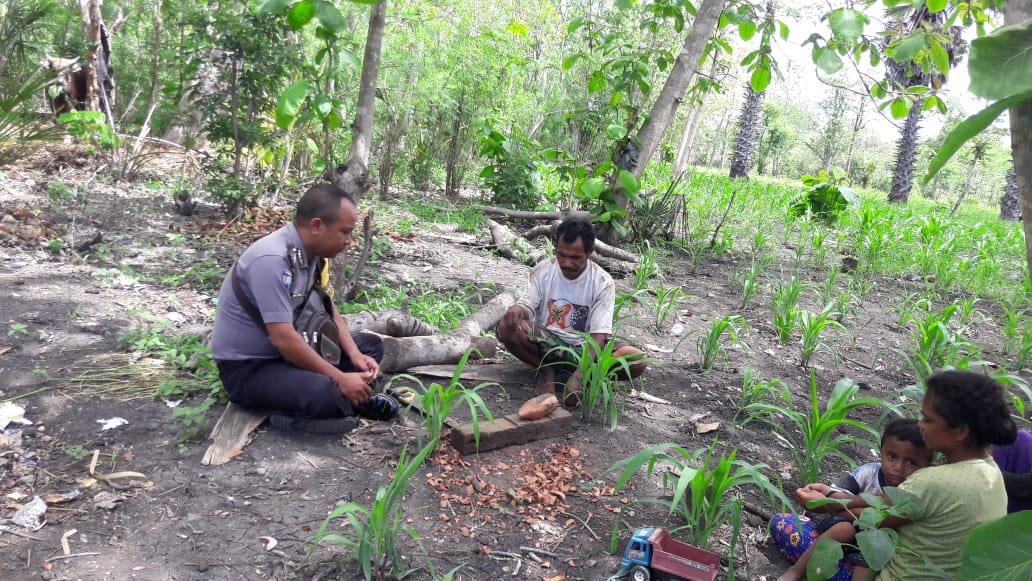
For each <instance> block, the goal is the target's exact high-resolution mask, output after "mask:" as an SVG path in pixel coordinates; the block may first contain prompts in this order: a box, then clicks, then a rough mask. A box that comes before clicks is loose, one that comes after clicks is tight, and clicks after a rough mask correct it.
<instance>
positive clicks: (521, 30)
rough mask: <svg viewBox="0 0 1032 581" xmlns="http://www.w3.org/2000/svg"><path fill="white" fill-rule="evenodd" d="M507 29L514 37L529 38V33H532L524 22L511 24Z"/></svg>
mask: <svg viewBox="0 0 1032 581" xmlns="http://www.w3.org/2000/svg"><path fill="white" fill-rule="evenodd" d="M505 29H506V30H508V31H509V34H512V35H514V36H527V33H528V32H530V29H529V28H527V26H526V25H525V24H523V23H522V22H510V23H509V26H507V27H506V28H505Z"/></svg>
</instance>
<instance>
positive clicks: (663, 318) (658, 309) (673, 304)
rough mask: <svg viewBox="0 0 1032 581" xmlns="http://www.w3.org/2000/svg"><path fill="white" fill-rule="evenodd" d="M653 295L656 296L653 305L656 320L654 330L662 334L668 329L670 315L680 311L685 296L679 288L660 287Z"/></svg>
mask: <svg viewBox="0 0 1032 581" xmlns="http://www.w3.org/2000/svg"><path fill="white" fill-rule="evenodd" d="M653 293H654V294H655V295H656V298H655V300H654V302H653V304H652V314H653V316H655V318H656V324H655V326H654V328H655V330H656V332H657V333H662V332H663V331H664V329H665V328H666V322H667V320H668V319H669V318H670V315H672V314H674V313H676V312H677V311H678V308H679V301H680V299H681V297H683V296H685V295H684V291H682V290H681V287H679V286H671V287H664V286H660V287H659V288H657V289H655V290H654V291H653Z"/></svg>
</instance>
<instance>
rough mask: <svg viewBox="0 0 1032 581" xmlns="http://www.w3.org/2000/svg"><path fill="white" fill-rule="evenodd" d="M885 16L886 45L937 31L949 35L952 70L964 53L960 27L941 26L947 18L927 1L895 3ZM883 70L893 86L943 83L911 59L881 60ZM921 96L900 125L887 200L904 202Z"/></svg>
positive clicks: (914, 153) (937, 74) (914, 155)
mask: <svg viewBox="0 0 1032 581" xmlns="http://www.w3.org/2000/svg"><path fill="white" fill-rule="evenodd" d="M887 15H888V17H889V18H890V19H891V20H892V21H893V22H894V24H893V26H892V27H891V28H890V29H889V30H888V31H887V34H886V36H885V43H886V46H887V45H888V44H889V43H891V42H892V41H894V40H897V39H900V38H903V37H905V36H908V35H910V34H913V33H915V32H924V33H926V34H929V33H930V34H939V35H946V36H948V37H949V42H948V43H946V44H945V48H946V52H947V53H948V54H949V64H950V68H951V69H952V68H953V67H954V66H956V65H957V63H958V62H960V59H961V58H963V56H964V54H965V53H966V52H967V42H966V41H965V40H964V39H963V38H961V32H962V29H961V28H960V27H959V26H952V27H950V28H949V30H946V29H945V28H944V24H945V22H946V19H947V16H948V15H947V13H946V11H945V10H943V11H939V12H935V13H932V12H931V11H929V9H928V4H927V3H924V4H922V5H921V6H920V8H917V9H915V8H914V7H913V6H912V5H910V4H899V5H897V6H894V7H892V8H890V9H889V10H888V12H887ZM885 69H886V73H887V74H888V77H889V80H890V81H891V82H892V83H893V84H894V88H896V89H897V90H898V89H906V88H910V87H916V86H925V87H932V88H939V87H941V86H942V84H943V83H945V82H946V76H945V75H944V74H942V73H940V72H931V71H927V72H926V71H924V70H923V69H922V68H921V65H920V64H918V63H915V62H914V61H903V62H896V61H895V60H893V59H891V58H888V59H885ZM922 103H923V100H922V99H916V100H915V101H914V103H913V104H912V105H911V106H910V112H909V113H908V114H907V118H906V120H905V121H904V122H903V127H901V128H900V136H899V142H898V143H897V145H896V164H895V167H894V168H893V170H892V189H891V190H890V191H889V201H890V202H904V203H905V202H906V201H907V199H908V198H909V197H910V190H911V189H912V188H913V185H914V162H915V160H916V159H917V129H918V125H919V122H920V120H921V105H922Z"/></svg>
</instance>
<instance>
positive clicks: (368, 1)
mask: <svg viewBox="0 0 1032 581" xmlns="http://www.w3.org/2000/svg"><path fill="white" fill-rule="evenodd" d="M349 1H350V2H354V3H355V4H365V5H366V6H374V5H376V4H379V3H380V2H383V0H349Z"/></svg>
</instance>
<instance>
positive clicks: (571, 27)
mask: <svg viewBox="0 0 1032 581" xmlns="http://www.w3.org/2000/svg"><path fill="white" fill-rule="evenodd" d="M581 26H584V19H583V18H581V17H580V16H577V17H576V18H574V19H573V20H571V21H570V23H569V24H567V25H566V33H567V34H573V33H574V32H576V31H577V29H578V28H580V27H581Z"/></svg>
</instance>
